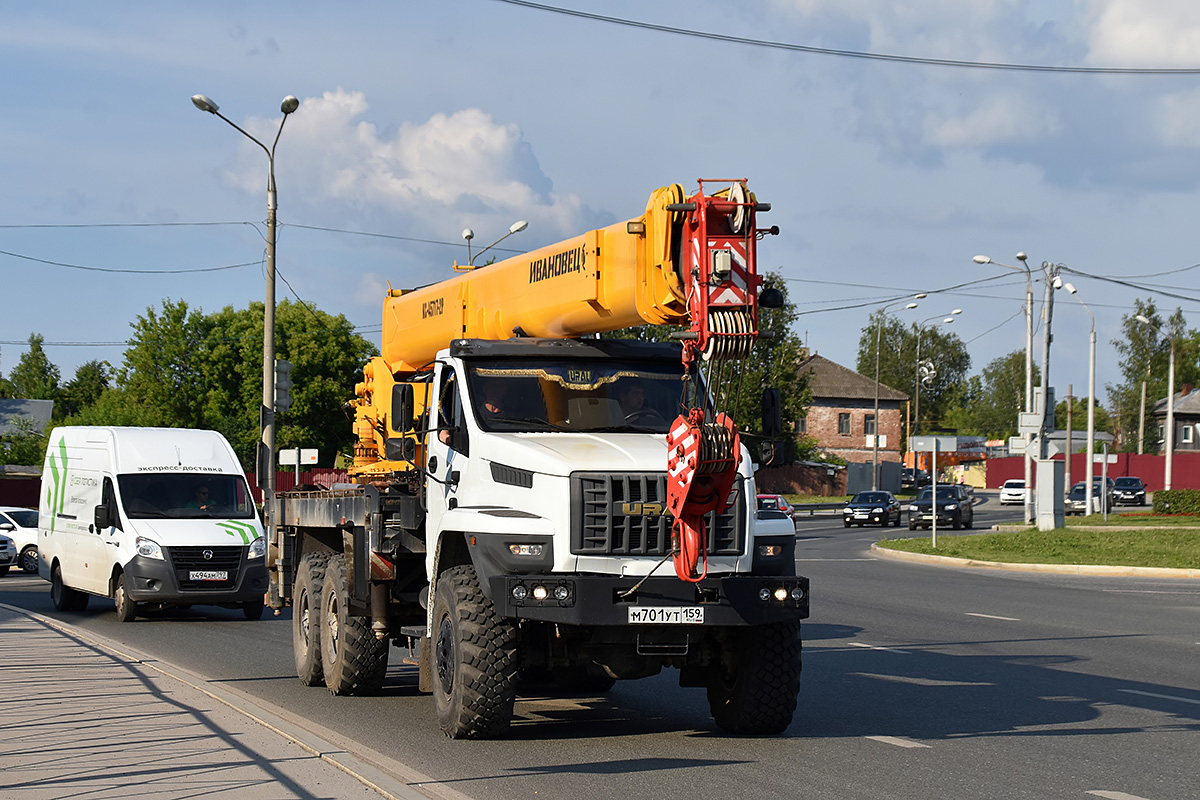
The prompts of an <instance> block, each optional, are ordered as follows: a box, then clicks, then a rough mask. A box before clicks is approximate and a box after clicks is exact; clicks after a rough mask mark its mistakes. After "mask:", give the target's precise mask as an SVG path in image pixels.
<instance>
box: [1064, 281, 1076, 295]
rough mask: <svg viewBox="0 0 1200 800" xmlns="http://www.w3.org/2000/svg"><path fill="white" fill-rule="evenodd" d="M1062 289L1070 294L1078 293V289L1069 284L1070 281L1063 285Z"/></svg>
mask: <svg viewBox="0 0 1200 800" xmlns="http://www.w3.org/2000/svg"><path fill="white" fill-rule="evenodd" d="M1062 288H1064V289H1066V290H1067V291H1068V292H1070V293H1071V294H1075V293H1076V292H1077V291H1078V289H1076V288H1075V284H1073V283H1071V282H1070V281H1067V282H1066V283H1064V284H1063V285H1062Z"/></svg>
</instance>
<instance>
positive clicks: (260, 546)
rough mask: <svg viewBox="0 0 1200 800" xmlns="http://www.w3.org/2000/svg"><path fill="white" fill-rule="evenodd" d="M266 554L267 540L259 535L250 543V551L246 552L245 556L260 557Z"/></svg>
mask: <svg viewBox="0 0 1200 800" xmlns="http://www.w3.org/2000/svg"><path fill="white" fill-rule="evenodd" d="M266 554H267V540H266V539H264V538H263V537H261V536H260V537H258V538H257V539H255V540H254V541H253V542H251V543H250V552H248V553H246V558H262V557H263V556H265V555H266Z"/></svg>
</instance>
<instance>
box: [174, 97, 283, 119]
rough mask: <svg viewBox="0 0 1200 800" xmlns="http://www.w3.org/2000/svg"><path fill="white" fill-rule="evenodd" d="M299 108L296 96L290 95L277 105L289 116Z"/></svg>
mask: <svg viewBox="0 0 1200 800" xmlns="http://www.w3.org/2000/svg"><path fill="white" fill-rule="evenodd" d="M193 99H195V98H193ZM299 107H300V101H299V100H297V99H296V96H295V95H292V94H289V95H288V96H287V97H285V98H283V102H282V103H280V104H279V110H280V111H282V112H283V113H284V114H291V113H293V112H294V111H295V110H296V109H297V108H299Z"/></svg>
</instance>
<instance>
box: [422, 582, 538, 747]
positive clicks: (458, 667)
mask: <svg viewBox="0 0 1200 800" xmlns="http://www.w3.org/2000/svg"><path fill="white" fill-rule="evenodd" d="M431 638H432V642H431V645H432V651H433V652H432V656H433V676H432V677H433V707H434V710H435V711H436V712H437V718H438V724H439V725H440V726H441V728H442V732H443V733H445V734H446V735H447V736H449V737H450V738H452V739H495V738H498V737H500V736H503V735H504V734H505V733H507V732H508V726H509V723H510V722H511V721H512V714H513V703H514V702H515V701H516V698H517V690H516V682H517V629H516V626H514V625H513V624H512V622H511V621H509V620H506V619H503V618H501V617H500V616H498V615H497V614H496V608H495V606H493V605H492V602H491V601H490V600H488V599H487V598H486V597H485V596H484V594H483V590H482V589H480V588H479V579H478V578H477V577H476V575H475V568H474V567H471V566H466V565H464V566H459V567H454V568H453V569H449V570H446V571H445V572H444V573H442V575H441V577H440V578H439V579H438V583H437V590H436V591H435V592H434V598H433V636H432V637H431Z"/></svg>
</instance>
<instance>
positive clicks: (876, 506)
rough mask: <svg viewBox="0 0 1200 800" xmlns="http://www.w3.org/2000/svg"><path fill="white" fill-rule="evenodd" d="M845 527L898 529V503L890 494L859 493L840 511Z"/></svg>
mask: <svg viewBox="0 0 1200 800" xmlns="http://www.w3.org/2000/svg"><path fill="white" fill-rule="evenodd" d="M842 522H844V523H846V527H847V528H849V527H850V526H851V525H858V526H859V527H861V526H863V525H866V524H867V523H870V524H872V525H882V526H885V527H886V526H887V524H888V523H891V524H892V526H893V527H897V528H898V527H900V501H899V500H897V499H896V498H895V497H893V496H892V493H891V492H859V493H858V494H856V495H854V499H852V500H851V501H850V502H849V503H847V504H846V507H845V508H844V509H843V510H842Z"/></svg>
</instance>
